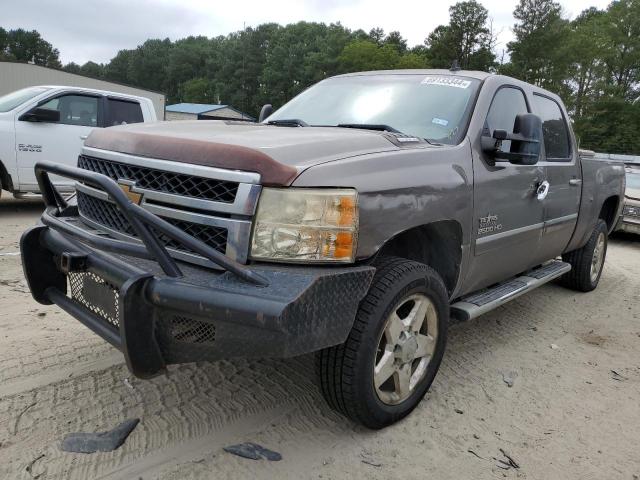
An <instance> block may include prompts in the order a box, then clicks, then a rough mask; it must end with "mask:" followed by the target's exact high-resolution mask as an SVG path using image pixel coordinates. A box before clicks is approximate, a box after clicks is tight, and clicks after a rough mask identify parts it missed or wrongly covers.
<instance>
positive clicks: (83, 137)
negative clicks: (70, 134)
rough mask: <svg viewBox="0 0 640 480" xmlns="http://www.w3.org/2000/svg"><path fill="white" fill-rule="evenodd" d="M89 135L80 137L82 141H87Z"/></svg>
mask: <svg viewBox="0 0 640 480" xmlns="http://www.w3.org/2000/svg"><path fill="white" fill-rule="evenodd" d="M88 136H89V135H80V140H86V139H87V137H88Z"/></svg>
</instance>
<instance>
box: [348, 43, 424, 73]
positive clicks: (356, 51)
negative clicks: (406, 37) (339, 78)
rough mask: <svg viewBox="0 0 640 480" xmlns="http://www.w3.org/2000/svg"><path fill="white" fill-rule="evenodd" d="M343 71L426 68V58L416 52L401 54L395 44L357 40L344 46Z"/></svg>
mask: <svg viewBox="0 0 640 480" xmlns="http://www.w3.org/2000/svg"><path fill="white" fill-rule="evenodd" d="M338 59H339V61H340V69H341V71H343V72H358V71H367V70H393V69H397V68H425V66H426V61H425V58H424V57H422V56H420V55H418V54H416V53H407V54H405V55H401V54H400V53H398V50H397V49H396V47H395V46H394V45H391V44H383V45H378V44H376V43H374V42H372V41H370V40H356V41H354V42H351V43H349V44H348V45H346V46H345V47H344V49H343V50H342V53H341V54H340V57H338Z"/></svg>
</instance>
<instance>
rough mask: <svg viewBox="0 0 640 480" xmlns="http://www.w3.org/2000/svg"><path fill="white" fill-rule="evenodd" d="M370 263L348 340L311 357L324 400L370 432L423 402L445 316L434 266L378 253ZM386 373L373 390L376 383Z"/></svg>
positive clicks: (442, 343) (443, 334) (442, 340)
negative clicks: (366, 288)
mask: <svg viewBox="0 0 640 480" xmlns="http://www.w3.org/2000/svg"><path fill="white" fill-rule="evenodd" d="M376 267H377V268H378V270H377V271H376V274H375V276H374V279H373V282H372V284H371V287H370V288H369V292H368V293H367V295H366V296H365V298H364V299H363V300H362V302H361V303H360V307H359V309H358V312H357V314H356V318H355V321H354V324H353V328H352V329H351V332H350V333H349V336H348V337H347V340H346V341H345V342H344V343H342V344H340V345H337V346H335V347H330V348H326V349H324V350H321V351H319V352H318V353H317V354H316V372H317V375H318V378H319V383H320V389H321V391H322V394H323V395H324V398H325V399H326V401H327V402H328V404H329V405H330V406H331V407H332V408H333V409H334V410H337V411H338V412H340V413H342V414H344V415H346V416H347V417H349V418H350V419H352V420H353V421H355V422H357V423H360V424H362V425H364V426H365V427H368V428H371V429H379V428H383V427H386V426H388V425H391V424H392V423H395V422H397V421H398V420H400V419H402V418H403V417H405V416H407V415H408V414H409V413H410V412H411V411H412V410H413V409H414V408H415V407H416V406H417V405H418V403H419V402H420V400H422V397H424V395H425V394H426V393H427V390H428V389H429V387H430V386H431V383H432V382H433V379H434V377H435V376H436V373H437V372H438V368H439V367H440V363H441V361H442V356H443V354H444V350H445V345H446V339H447V324H448V320H449V298H448V294H447V290H446V288H445V286H444V283H443V282H442V280H441V278H440V276H439V275H438V274H437V273H436V272H435V271H434V270H433V269H432V268H430V267H428V266H427V265H424V264H422V263H418V262H413V261H409V260H405V259H402V258H396V257H383V258H382V259H381V260H380V261H379V262H378V263H377V265H376ZM392 312H393V313H396V314H397V316H396V317H393V320H392V319H391V314H392ZM423 313H424V315H423ZM403 315H406V316H405V317H403ZM412 318H415V319H416V321H415V322H412V321H411V319H412ZM420 318H423V320H422V321H420V320H418V319H420ZM399 319H400V321H401V322H402V323H401V324H400V323H398V320H399ZM419 325H421V326H419ZM398 326H402V328H404V329H406V330H404V331H402V330H399V327H398ZM414 330H415V331H414ZM398 331H402V333H400V334H399V335H396V333H397V332H398ZM425 337H426V338H425ZM394 339H397V341H396V340H394ZM394 342H396V343H394ZM394 345H395V348H394ZM424 352H429V353H428V354H426V355H424V356H422V354H423V353H424ZM412 355H415V356H416V357H415V358H414V359H413V360H412ZM383 360H384V361H383ZM378 367H379V369H378V370H377V372H376V373H374V368H378ZM389 372H393V373H392V374H391V376H390V377H388V380H387V381H386V382H384V383H382V384H380V385H379V386H378V387H377V386H376V385H375V384H374V381H375V380H376V379H377V380H378V382H379V383H380V381H381V380H380V379H382V378H386V375H387V374H388V373H389ZM407 378H410V379H411V382H409V383H407V380H406V379H407ZM412 383H413V386H411V384H412ZM398 385H401V387H402V388H400V387H398ZM398 391H399V392H401V393H397V392H398Z"/></svg>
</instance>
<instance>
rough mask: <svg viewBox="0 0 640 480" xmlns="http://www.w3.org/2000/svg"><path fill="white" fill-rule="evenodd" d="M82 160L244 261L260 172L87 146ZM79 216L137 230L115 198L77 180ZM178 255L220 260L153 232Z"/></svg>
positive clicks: (120, 230) (112, 230)
mask: <svg viewBox="0 0 640 480" xmlns="http://www.w3.org/2000/svg"><path fill="white" fill-rule="evenodd" d="M78 166H79V167H81V168H84V169H86V170H89V171H95V172H97V173H101V174H103V175H106V176H108V177H110V178H111V179H113V180H116V181H117V182H118V183H120V184H121V185H122V186H123V189H127V190H128V191H129V193H131V194H134V195H137V196H138V197H137V198H138V200H137V201H138V202H139V205H140V206H141V207H142V208H144V209H145V210H147V211H148V212H150V213H152V214H154V215H157V216H158V217H160V218H162V219H163V220H165V221H167V222H169V223H171V224H172V225H174V226H176V227H178V228H179V229H181V230H183V231H184V232H186V233H187V234H189V235H191V236H192V237H195V238H197V239H198V240H200V241H202V242H204V243H205V244H207V245H209V246H210V247H212V248H215V249H216V250H218V251H219V252H222V253H224V254H225V255H227V256H228V257H229V258H232V259H234V260H236V261H238V262H241V263H245V262H246V261H247V258H248V254H249V240H250V236H251V226H252V217H253V214H254V213H255V210H256V206H257V204H258V197H259V196H260V191H261V189H262V187H261V185H260V174H258V173H255V172H247V171H241V170H229V169H224V168H218V167H213V166H203V165H192V164H188V163H181V162H174V161H168V160H161V159H154V158H147V157H140V156H136V155H130V154H126V153H120V152H112V151H108V150H102V149H97V148H91V147H83V149H82V154H81V156H80V157H79V159H78ZM76 190H77V192H78V209H79V212H80V217H81V218H82V219H83V221H84V222H85V223H86V224H88V225H89V226H90V227H92V228H94V229H96V230H98V231H102V232H103V233H106V234H108V235H110V236H112V237H114V238H121V239H124V240H130V239H131V238H132V237H135V231H134V230H133V228H132V227H131V225H130V224H129V222H128V221H127V219H126V217H125V216H124V215H122V213H120V210H118V208H117V207H116V205H115V203H114V202H113V201H112V199H110V198H109V196H108V195H107V193H106V192H104V191H103V190H101V189H99V188H94V187H91V186H90V185H86V184H83V183H76ZM154 233H156V235H157V236H158V238H159V239H160V240H161V241H162V243H164V245H165V246H166V247H168V249H169V252H170V254H171V255H172V256H173V257H175V258H178V259H180V260H184V261H187V262H191V263H195V264H198V265H203V266H207V267H213V268H216V264H215V263H214V262H211V261H209V260H207V259H205V258H203V257H202V256H200V255H197V254H196V253H195V252H193V251H191V250H189V249H188V248H187V247H185V246H183V245H182V244H180V243H178V242H175V241H174V240H172V239H170V238H168V237H167V236H165V235H163V234H161V233H160V232H154Z"/></svg>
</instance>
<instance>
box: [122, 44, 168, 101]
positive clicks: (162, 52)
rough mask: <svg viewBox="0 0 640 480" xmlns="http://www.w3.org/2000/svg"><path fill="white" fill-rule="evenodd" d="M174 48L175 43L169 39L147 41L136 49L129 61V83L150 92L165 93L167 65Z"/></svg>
mask: <svg viewBox="0 0 640 480" xmlns="http://www.w3.org/2000/svg"><path fill="white" fill-rule="evenodd" d="M172 48H173V43H172V42H171V40H169V39H168V38H165V39H164V40H160V39H153V40H147V41H146V42H144V43H143V44H142V45H140V46H139V47H138V48H136V49H135V50H134V51H133V52H132V54H131V58H130V60H129V65H128V70H127V78H128V80H129V82H130V83H131V84H133V85H136V86H139V87H145V88H148V89H150V90H157V91H165V87H166V82H167V65H168V64H169V54H170V52H171V49H172Z"/></svg>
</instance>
